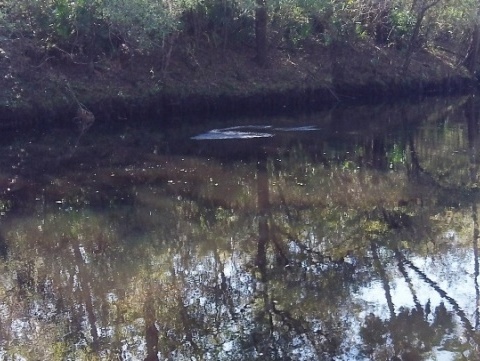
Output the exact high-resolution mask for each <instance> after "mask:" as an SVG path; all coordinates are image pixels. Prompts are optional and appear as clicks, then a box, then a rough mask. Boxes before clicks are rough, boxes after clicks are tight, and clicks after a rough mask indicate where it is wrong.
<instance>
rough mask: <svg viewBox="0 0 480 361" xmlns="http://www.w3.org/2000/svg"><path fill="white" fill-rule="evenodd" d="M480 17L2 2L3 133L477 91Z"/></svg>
mask: <svg viewBox="0 0 480 361" xmlns="http://www.w3.org/2000/svg"><path fill="white" fill-rule="evenodd" d="M479 13H480V4H479V3H478V2H477V1H473V0H456V1H452V0H395V1H392V0H347V1H344V0H341V1H340V0H203V1H200V0H178V1H177V0H163V1H158V0H128V1H127V0H77V1H67V0H38V1H33V0H2V1H0V76H1V79H2V87H1V89H0V124H1V126H2V127H11V126H19V125H25V124H30V123H31V122H39V121H42V122H45V121H65V119H72V118H76V119H77V120H78V111H81V110H83V111H88V112H91V113H90V114H89V116H90V115H91V116H93V114H95V117H96V119H102V120H119V119H126V120H133V119H138V118H139V117H147V118H158V119H164V118H165V117H166V116H168V115H171V114H178V113H180V112H184V111H188V112H191V111H192V110H195V112H196V113H198V112H211V111H229V112H230V111H237V110H239V109H248V108H255V107H256V106H257V105H259V104H262V106H263V107H264V108H268V109H284V108H286V107H299V106H315V107H318V106H321V105H323V104H327V103H332V102H338V101H343V100H352V99H365V98H375V97H377V96H385V95H388V96H392V97H393V96H396V95H402V94H412V92H413V93H415V94H425V93H428V92H436V93H439V92H443V91H459V90H465V89H466V86H465V85H467V84H468V85H472V84H474V83H475V73H476V70H477V54H478V46H479V39H480V36H479V31H480V30H479V20H478V18H479ZM78 104H82V106H83V104H85V106H83V107H80V108H79V106H78ZM246 106H247V107H246Z"/></svg>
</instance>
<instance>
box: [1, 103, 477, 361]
mask: <svg viewBox="0 0 480 361" xmlns="http://www.w3.org/2000/svg"><path fill="white" fill-rule="evenodd" d="M479 106H480V103H479V102H478V100H477V99H476V98H468V97H465V98H455V99H437V98H432V99H428V100H426V101H424V102H421V103H415V104H391V105H384V106H377V107H371V106H363V107H360V106H359V107H349V108H345V109H340V108H338V109H334V110H332V111H329V112H322V113H317V114H310V115H304V116H302V115H297V116H296V117H294V116H291V115H289V116H284V117H275V118H261V119H222V120H212V121H211V122H208V123H205V122H204V123H201V124H200V123H199V124H196V125H193V124H190V125H189V126H188V127H187V126H182V125H181V124H178V126H176V127H174V126H172V127H170V128H168V129H163V130H161V131H160V130H158V129H156V128H155V126H154V125H153V124H151V125H148V124H142V125H141V126H136V127H131V126H130V127H128V126H122V127H119V128H118V129H115V130H109V131H108V132H107V131H101V129H100V128H95V126H96V125H94V126H93V127H92V128H91V129H90V130H89V131H88V132H86V133H85V134H83V135H82V137H81V139H78V134H75V133H74V132H72V130H71V129H51V130H48V131H46V132H44V133H43V134H42V135H39V134H38V133H36V134H23V135H17V136H12V137H9V139H3V140H2V142H1V143H0V148H1V150H2V154H3V156H2V159H1V160H0V266H1V269H2V272H1V273H0V358H1V359H2V360H19V359H25V360H36V359H45V360H47V359H48V360H68V359H71V360H153V361H154V360H164V359H167V360H184V359H190V360H191V359H196V360H204V359H214V360H396V361H398V360H403V361H406V360H410V361H411V360H432V359H437V360H457V359H458V360H460V359H461V360H477V359H478V358H479V343H480V339H479V327H480V321H479V320H480V316H479V311H478V307H477V305H478V304H479V303H480V291H479V285H478V277H479V263H478V238H479V225H478V224H479V221H478V202H479V199H478V189H479V188H478V184H479V174H478V159H477V158H478V157H479V154H480V153H479V141H480V135H479V124H478V122H479V109H480V108H479ZM72 149H73V150H72Z"/></svg>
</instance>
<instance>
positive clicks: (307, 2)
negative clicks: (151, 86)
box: [0, 0, 478, 61]
mask: <svg viewBox="0 0 480 361" xmlns="http://www.w3.org/2000/svg"><path fill="white" fill-rule="evenodd" d="M427 3H428V2H425V3H424V2H418V4H427ZM266 4H267V6H268V13H269V25H268V27H269V32H268V36H269V42H270V44H271V46H280V47H286V48H287V49H291V50H294V49H297V48H299V47H302V46H303V44H305V41H308V40H314V41H321V42H323V43H324V44H326V45H335V44H338V43H353V42H357V41H374V42H376V43H377V44H378V45H382V46H395V47H397V48H400V49H406V48H412V47H411V46H410V42H411V40H412V34H413V29H414V28H415V25H416V22H417V20H418V19H417V16H418V14H419V12H420V10H419V9H417V7H418V6H417V7H414V6H412V2H411V1H407V0H396V1H385V0H379V1H371V0H348V1H343V0H268V1H267V2H266ZM256 6H257V5H256V1H255V0H203V1H201V0H165V1H157V0H75V1H69V0H38V1H36V0H5V1H3V2H1V3H0V39H1V38H15V39H23V40H25V41H27V42H28V44H29V45H30V46H31V47H33V48H35V51H36V52H37V54H38V53H41V54H43V56H44V57H45V56H46V55H48V56H50V57H52V56H54V57H57V58H58V57H60V56H65V55H69V56H70V57H71V56H72V55H75V56H81V57H82V58H81V59H83V60H88V61H93V60H98V59H100V58H102V57H104V56H112V55H116V54H118V55H121V54H122V52H123V51H125V49H128V50H129V51H130V50H135V51H139V52H151V51H159V52H163V54H164V57H165V54H170V53H171V51H172V49H173V47H174V45H175V46H180V47H181V48H182V50H185V52H187V53H191V51H192V44H193V47H199V46H200V45H202V46H203V45H207V46H212V47H216V48H219V47H222V48H225V47H227V46H232V47H235V46H238V45H243V44H245V43H248V44H253V40H254V36H255V19H254V18H255V8H256ZM477 7H478V3H477V2H476V1H473V0H459V1H455V2H453V1H449V0H442V1H441V2H440V3H438V5H436V6H433V7H432V8H429V10H428V12H427V13H426V16H425V18H424V19H422V21H421V24H420V25H421V27H420V31H419V34H416V36H415V37H416V39H415V41H416V42H418V44H413V45H415V47H418V46H423V45H425V44H427V43H428V42H435V41H440V42H444V41H445V40H447V41H449V42H450V43H451V44H454V45H459V46H463V50H462V51H463V52H464V51H465V48H466V46H467V42H468V39H469V36H470V33H471V29H472V27H473V24H474V23H475V21H476V20H475V16H474V15H475V14H476V13H477ZM192 39H193V42H192V41H191V40H192ZM52 49H54V50H55V51H51V50H52ZM457 51H458V50H457ZM163 60H165V59H163Z"/></svg>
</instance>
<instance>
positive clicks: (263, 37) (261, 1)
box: [255, 0, 268, 67]
mask: <svg viewBox="0 0 480 361" xmlns="http://www.w3.org/2000/svg"><path fill="white" fill-rule="evenodd" d="M267 23H268V13H267V3H266V0H257V8H256V9H255V40H256V43H257V62H258V65H260V66H261V67H264V66H266V65H267Z"/></svg>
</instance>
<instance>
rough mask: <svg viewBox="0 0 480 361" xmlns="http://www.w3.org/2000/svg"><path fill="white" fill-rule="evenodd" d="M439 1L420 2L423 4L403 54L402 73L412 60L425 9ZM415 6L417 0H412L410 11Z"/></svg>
mask: <svg viewBox="0 0 480 361" xmlns="http://www.w3.org/2000/svg"><path fill="white" fill-rule="evenodd" d="M440 1H441V0H433V1H432V2H430V3H428V2H427V3H426V4H425V3H422V5H423V6H422V7H421V8H420V9H419V10H418V14H417V19H416V22H415V27H414V28H413V31H412V36H411V38H410V42H409V44H408V48H407V54H406V56H405V62H404V63H403V72H404V73H405V72H406V71H407V70H408V67H409V66H410V61H411V60H412V55H413V51H414V49H415V46H416V42H417V39H418V35H419V34H420V29H421V27H422V22H423V18H424V17H425V14H426V13H427V11H428V10H429V9H430V8H432V7H434V6H435V5H437V4H438V3H440ZM417 6H418V1H414V2H413V4H412V11H413V10H415V8H416V7H417Z"/></svg>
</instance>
